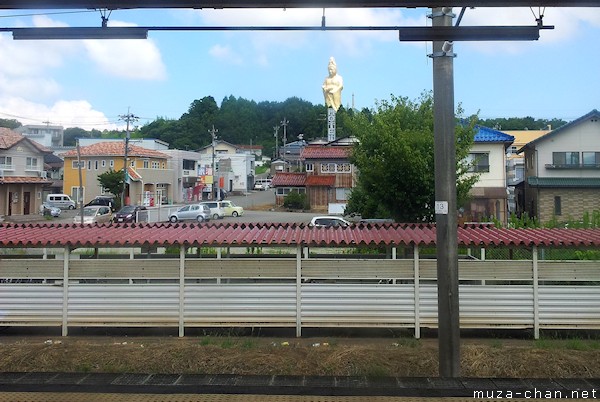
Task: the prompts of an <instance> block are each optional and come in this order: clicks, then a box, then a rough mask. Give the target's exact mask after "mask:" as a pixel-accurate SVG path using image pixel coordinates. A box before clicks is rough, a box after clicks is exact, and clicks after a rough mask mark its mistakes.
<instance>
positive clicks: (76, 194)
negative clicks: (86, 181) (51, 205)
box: [71, 187, 85, 204]
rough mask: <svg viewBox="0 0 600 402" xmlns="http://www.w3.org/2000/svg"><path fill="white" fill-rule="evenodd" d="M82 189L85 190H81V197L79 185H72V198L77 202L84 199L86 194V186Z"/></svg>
mask: <svg viewBox="0 0 600 402" xmlns="http://www.w3.org/2000/svg"><path fill="white" fill-rule="evenodd" d="M82 190H83V191H82V192H81V197H79V187H71V198H72V199H73V201H75V202H76V203H77V204H79V202H81V201H83V200H84V198H83V195H84V194H85V187H82Z"/></svg>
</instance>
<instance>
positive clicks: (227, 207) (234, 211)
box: [219, 201, 244, 217]
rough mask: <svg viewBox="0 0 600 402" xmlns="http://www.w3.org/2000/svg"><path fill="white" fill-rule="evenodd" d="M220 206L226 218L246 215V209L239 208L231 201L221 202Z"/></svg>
mask: <svg viewBox="0 0 600 402" xmlns="http://www.w3.org/2000/svg"><path fill="white" fill-rule="evenodd" d="M219 204H220V206H221V208H223V212H224V213H225V216H233V217H238V216H242V215H244V208H242V207H238V206H237V205H235V204H234V203H233V202H231V201H219Z"/></svg>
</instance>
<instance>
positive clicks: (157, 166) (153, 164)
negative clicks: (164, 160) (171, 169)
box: [152, 161, 160, 169]
mask: <svg viewBox="0 0 600 402" xmlns="http://www.w3.org/2000/svg"><path fill="white" fill-rule="evenodd" d="M159 168H160V163H158V162H156V161H153V162H152V169H159Z"/></svg>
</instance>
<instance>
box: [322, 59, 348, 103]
mask: <svg viewBox="0 0 600 402" xmlns="http://www.w3.org/2000/svg"><path fill="white" fill-rule="evenodd" d="M327 70H328V71H329V76H328V77H327V78H325V81H324V82H323V96H324V97H325V105H327V107H331V108H333V110H335V111H336V112H337V111H338V109H339V108H340V105H341V104H342V89H343V88H344V80H343V79H342V76H341V75H339V74H338V73H337V65H336V64H335V59H334V58H333V57H330V58H329V65H328V66H327Z"/></svg>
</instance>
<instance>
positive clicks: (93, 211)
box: [73, 205, 112, 224]
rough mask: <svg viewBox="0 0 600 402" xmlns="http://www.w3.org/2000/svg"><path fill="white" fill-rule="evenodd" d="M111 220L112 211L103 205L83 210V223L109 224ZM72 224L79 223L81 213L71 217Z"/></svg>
mask: <svg viewBox="0 0 600 402" xmlns="http://www.w3.org/2000/svg"><path fill="white" fill-rule="evenodd" d="M111 219H112V211H111V210H110V207H107V206H105V205H100V206H91V207H84V208H83V223H86V224H90V223H109V222H110V221H111ZM73 223H81V212H79V213H78V214H77V215H75V217H73Z"/></svg>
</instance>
